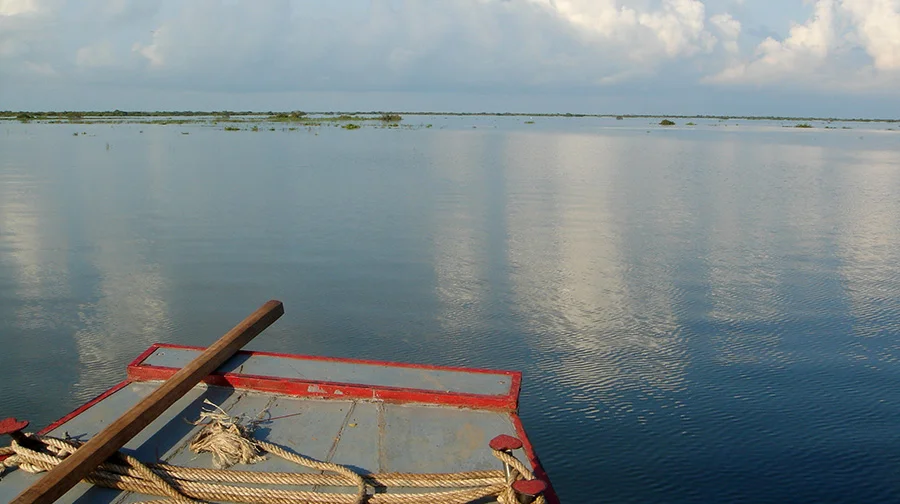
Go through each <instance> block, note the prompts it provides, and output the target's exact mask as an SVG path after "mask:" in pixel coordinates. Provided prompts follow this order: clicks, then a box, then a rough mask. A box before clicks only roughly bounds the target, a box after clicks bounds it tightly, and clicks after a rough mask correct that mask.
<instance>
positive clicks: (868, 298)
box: [835, 150, 900, 361]
mask: <svg viewBox="0 0 900 504" xmlns="http://www.w3.org/2000/svg"><path fill="white" fill-rule="evenodd" d="M847 165H848V166H847V167H846V168H845V170H843V171H842V173H841V182H842V185H843V190H842V193H843V194H842V195H841V199H840V200H838V201H836V202H835V205H837V206H838V208H839V216H838V219H839V220H840V223H839V226H840V227H841V228H842V229H845V230H846V231H847V232H846V233H843V234H841V235H839V238H838V242H839V249H840V250H839V254H840V256H841V259H842V265H841V268H840V275H841V276H842V277H843V281H844V283H845V285H846V292H847V297H848V299H849V301H850V311H851V314H852V316H853V320H854V322H853V331H854V334H855V335H857V336H861V337H864V338H868V337H885V338H889V339H891V340H895V339H896V337H897V335H898V334H900V325H898V324H900V321H898V313H897V310H896V302H897V300H898V299H900V285H898V283H897V279H898V278H900V246H898V244H900V197H898V194H900V156H898V154H897V151H874V150H873V151H861V152H857V153H854V156H853V157H852V159H850V160H849V162H848V163H847ZM889 348H891V349H890V350H882V352H881V355H867V352H865V350H864V348H858V349H857V350H856V352H858V353H857V356H859V357H861V358H873V359H879V360H887V361H896V360H897V359H898V358H900V347H898V346H897V343H896V341H893V342H892V343H891V344H890V345H889Z"/></svg>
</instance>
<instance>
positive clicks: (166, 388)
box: [11, 300, 284, 504]
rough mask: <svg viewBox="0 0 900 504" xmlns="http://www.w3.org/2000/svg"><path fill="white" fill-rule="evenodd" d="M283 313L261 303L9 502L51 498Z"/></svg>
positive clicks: (21, 503)
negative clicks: (251, 312)
mask: <svg viewBox="0 0 900 504" xmlns="http://www.w3.org/2000/svg"><path fill="white" fill-rule="evenodd" d="M283 314H284V305H282V303H281V302H280V301H275V300H272V301H269V302H267V303H266V304H264V305H263V306H262V307H260V308H259V309H258V310H256V311H255V312H253V314H251V315H250V316H249V317H247V318H246V319H244V320H243V321H242V322H241V323H240V324H238V325H236V326H235V327H234V328H233V329H231V330H230V331H228V332H227V333H226V334H225V335H224V336H222V337H221V338H219V340H218V341H216V342H215V343H214V344H213V345H212V346H210V347H209V348H207V349H206V351H204V352H203V353H202V354H200V356H198V357H197V358H196V359H194V360H193V361H191V362H190V364H188V365H187V366H185V367H183V368H181V370H179V371H178V372H176V373H175V374H174V375H172V377H171V378H169V379H168V380H166V382H165V383H163V384H162V385H160V387H159V388H157V389H156V390H155V391H154V392H153V393H152V394H150V395H149V396H147V397H146V398H144V399H143V400H142V401H141V402H139V403H138V404H136V405H134V407H132V408H131V409H130V410H128V411H127V412H125V414H123V415H122V416H121V417H119V418H118V419H117V420H115V421H114V422H113V423H111V424H110V425H109V426H108V427H106V428H105V429H103V430H102V431H100V432H99V433H98V434H97V435H96V436H94V437H93V438H91V440H90V441H88V442H87V443H85V444H84V445H83V446H82V447H81V448H80V449H78V450H77V451H76V452H75V453H73V454H72V455H70V456H69V457H68V458H66V459H65V460H63V461H62V462H61V463H60V464H59V465H58V466H56V467H55V468H53V470H51V471H49V472H48V473H47V474H46V475H45V476H44V477H42V478H41V479H40V481H38V482H37V483H35V484H34V485H32V486H31V487H29V488H27V489H26V490H25V491H24V492H22V493H21V494H19V495H18V496H17V497H16V498H15V499H13V500H12V501H11V502H12V503H13V504H33V503H34V504H44V503H48V504H49V503H51V502H54V501H55V500H56V499H58V498H59V497H61V496H62V495H63V494H65V493H66V492H68V491H69V490H70V489H71V488H72V487H73V486H75V485H76V484H77V483H78V482H79V481H81V480H82V479H83V478H84V477H85V476H87V475H88V474H90V473H91V471H93V470H94V469H95V468H96V467H97V466H98V465H100V464H102V463H103V462H104V461H105V460H106V459H107V458H109V457H110V456H112V455H113V454H114V453H116V452H117V451H118V450H119V449H120V448H122V447H123V446H125V443H127V442H128V441H129V440H130V439H131V438H133V437H134V436H136V435H137V434H138V433H139V432H140V431H141V430H143V429H144V428H145V427H146V426H147V425H149V424H150V422H152V421H153V420H154V419H156V418H157V417H158V416H159V415H161V414H162V412H163V411H165V410H166V409H167V408H168V407H169V406H171V405H172V404H174V403H175V401H177V400H178V399H179V398H180V397H182V396H183V395H184V394H186V393H187V392H188V391H189V390H190V389H191V388H193V387H194V386H195V385H196V384H198V383H199V382H200V381H201V380H202V379H203V378H205V377H206V376H207V375H209V374H210V373H212V372H213V371H215V369H216V368H218V367H219V366H221V365H222V364H224V363H225V361H227V360H228V359H229V358H230V357H231V356H233V355H234V354H235V353H236V352H237V351H238V350H240V349H241V347H243V346H244V345H246V344H247V343H248V342H250V340H252V339H253V338H255V337H256V336H257V335H258V334H259V333H261V332H262V331H263V330H264V329H265V328H266V327H269V326H270V325H271V324H272V323H273V322H275V321H276V320H278V318H279V317H281V316H282V315H283Z"/></svg>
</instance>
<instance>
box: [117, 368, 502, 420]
mask: <svg viewBox="0 0 900 504" xmlns="http://www.w3.org/2000/svg"><path fill="white" fill-rule="evenodd" d="M177 371H178V368H171V367H162V366H136V367H129V368H128V378H129V379H130V380H132V381H147V380H167V379H168V378H169V377H170V376H172V375H174V374H175V373H176V372H177ZM203 381H204V382H205V383H208V384H210V385H219V386H224V387H233V388H238V389H250V390H258V391H261V392H273V393H277V394H284V395H290V396H295V397H315V398H319V399H373V400H380V401H385V402H392V403H424V404H438V405H443V406H461V407H468V408H476V409H493V410H502V411H515V409H516V407H517V406H518V396H517V395H513V394H507V395H501V396H498V395H479V394H464V393H458V392H436V391H428V390H418V389H410V388H399V387H373V386H372V385H364V384H358V383H333V382H322V381H311V380H299V379H293V378H273V377H271V376H258V375H249V374H238V373H215V374H212V375H209V376H207V377H206V378H204V379H203Z"/></svg>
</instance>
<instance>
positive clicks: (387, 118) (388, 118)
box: [379, 113, 403, 123]
mask: <svg viewBox="0 0 900 504" xmlns="http://www.w3.org/2000/svg"><path fill="white" fill-rule="evenodd" d="M379 119H381V120H382V121H384V122H394V123H395V122H400V121H402V120H403V117H402V116H400V114H394V113H385V114H381V117H379Z"/></svg>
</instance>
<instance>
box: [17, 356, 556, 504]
mask: <svg viewBox="0 0 900 504" xmlns="http://www.w3.org/2000/svg"><path fill="white" fill-rule="evenodd" d="M203 353H204V349H203V348H197V347H187V346H178V345H167V344H154V345H152V346H151V347H150V348H148V349H147V350H146V351H145V352H143V353H142V354H141V355H140V356H138V357H137V358H136V359H135V360H134V361H133V362H131V363H130V364H129V365H128V367H127V378H126V379H125V380H124V381H122V382H121V383H119V384H118V385H116V386H114V387H112V388H111V389H109V390H108V391H106V392H104V393H103V394H101V395H100V396H98V397H96V398H95V399H93V400H91V401H89V402H88V403H86V404H84V405H83V406H81V407H79V408H78V409H76V410H75V411H73V412H71V413H69V414H68V415H66V416H64V417H62V418H61V419H59V420H58V421H56V422H54V423H53V424H51V425H49V426H47V427H46V428H44V429H42V430H40V431H39V432H38V436H35V437H33V438H30V439H31V441H28V440H25V441H27V442H34V440H36V439H39V438H40V436H45V437H46V439H51V438H61V439H74V440H76V441H86V440H87V439H89V438H92V437H94V436H97V435H98V433H100V432H101V431H102V430H103V429H104V428H112V426H110V424H111V423H112V422H113V420H116V419H117V418H120V417H121V416H122V415H123V413H125V412H127V411H128V410H129V409H130V408H133V407H136V406H135V405H139V404H141V403H142V402H143V401H142V399H143V400H146V399H145V398H147V397H148V396H151V395H153V393H154V391H157V389H159V388H160V387H162V386H163V385H164V384H165V383H168V382H167V380H172V379H173V376H174V375H176V373H177V372H178V371H179V370H180V369H183V368H186V367H187V366H188V365H189V364H190V363H191V362H193V361H194V360H195V359H197V358H198V356H201V354H203ZM521 380H522V375H521V373H519V372H516V371H498V370H483V369H467V368H459V367H440V366H429V365H420V364H409V363H395V362H380V361H371V360H358V359H337V358H328V357H315V356H306V355H287V354H277V353H269V352H254V351H239V352H237V353H233V354H232V355H231V356H230V357H229V358H228V359H227V360H226V361H225V362H224V364H221V365H219V366H218V368H217V369H215V371H214V372H213V373H212V374H208V375H205V377H204V378H203V379H202V381H201V382H200V383H197V384H196V385H193V386H192V387H191V388H189V389H187V393H186V394H184V395H182V396H181V397H180V398H177V399H176V400H174V403H173V404H172V405H171V406H169V407H167V408H165V409H164V410H163V411H162V413H161V414H160V415H159V416H158V417H156V418H155V419H153V420H152V421H150V422H149V425H147V426H146V427H145V428H143V429H142V430H140V431H139V433H137V435H136V436H134V437H132V438H130V439H129V440H128V441H127V443H125V444H124V446H123V447H122V450H121V452H122V453H126V454H129V455H132V456H134V457H135V458H137V459H138V460H140V461H142V462H144V463H149V464H157V465H151V467H153V468H155V469H156V468H158V466H159V467H163V468H164V467H168V466H167V465H172V466H184V467H192V468H213V465H214V464H213V462H214V460H213V457H212V455H211V454H210V453H199V454H197V453H193V452H192V451H191V450H190V449H188V447H189V445H190V444H191V442H192V440H195V439H196V438H197V436H198V432H200V431H201V429H203V428H204V427H205V426H206V424H207V423H208V422H198V419H201V418H202V417H203V416H204V415H203V413H204V412H207V414H209V412H210V411H211V410H215V412H217V413H220V414H221V415H222V416H223V418H224V417H225V416H226V415H227V417H228V418H229V419H231V421H233V422H235V423H236V424H237V425H239V426H240V425H243V427H241V428H242V429H244V427H247V426H250V428H247V429H246V433H247V434H248V435H249V437H250V439H251V440H260V441H264V442H267V443H271V444H273V445H276V446H279V447H282V448H284V449H286V450H287V451H288V452H290V453H295V454H299V455H302V456H303V457H307V458H309V459H312V460H313V461H319V462H324V463H330V464H338V465H339V466H340V467H342V468H345V469H349V470H350V471H352V473H356V474H359V475H362V478H363V481H364V482H365V496H363V497H362V500H361V501H362V502H393V501H390V500H389V497H391V496H402V495H406V496H407V497H408V498H409V499H412V498H413V497H414V495H411V494H417V495H422V496H423V497H422V498H423V500H421V501H415V500H407V501H402V502H410V503H411V502H496V501H497V499H498V497H497V496H496V495H492V496H488V497H478V498H476V499H474V500H466V501H464V500H460V499H462V498H463V497H464V495H463V492H465V491H473V492H474V489H475V488H476V487H477V488H482V489H486V488H488V487H491V486H493V487H494V488H496V487H497V484H498V481H499V483H500V485H501V486H502V487H503V490H502V492H501V494H500V496H501V497H500V498H501V500H504V499H505V500H507V501H508V500H510V498H511V497H512V496H515V498H516V500H517V501H518V502H532V501H534V500H535V499H537V501H538V502H541V501H546V502H550V503H551V504H554V503H557V502H558V500H557V498H556V495H555V494H554V492H553V489H552V487H551V486H550V485H549V480H548V478H547V475H546V473H545V472H544V471H543V469H542V468H541V465H540V462H539V460H538V457H537V454H536V453H535V451H534V448H533V446H532V445H531V443H530V441H529V439H528V436H527V434H526V432H525V429H524V427H523V425H522V422H521V420H520V419H519V417H518V415H517V408H518V396H519V388H520V384H521ZM241 421H243V424H241V423H240V422H241ZM226 423H227V422H226ZM10 425H12V424H10ZM13 429H15V427H13ZM9 430H11V429H7V431H9ZM0 431H2V428H0ZM16 436H17V438H18V439H21V438H22V434H21V433H16ZM17 446H18V444H17ZM87 446H88V445H85V447H87ZM266 451H267V450H265V449H262V450H261V453H262V454H263V455H264V456H265V460H261V461H259V462H257V463H253V464H237V465H235V466H234V467H231V468H230V469H229V470H227V471H224V472H229V473H236V472H240V473H241V475H246V474H248V473H262V474H285V475H287V476H285V477H286V478H287V480H286V481H288V482H289V484H286V485H281V486H279V485H270V484H261V483H258V482H257V483H250V484H246V483H241V484H235V483H231V482H227V481H226V482H223V481H216V482H209V483H210V484H215V485H219V486H220V487H223V488H226V487H231V486H237V487H240V486H243V487H250V488H265V489H271V490H274V491H275V493H274V494H273V495H275V496H276V497H277V496H281V497H285V496H287V497H285V498H284V499H282V500H277V499H276V500H258V501H256V502H359V501H360V500H354V495H355V494H357V493H359V490H358V488H357V485H355V484H354V483H353V482H354V481H357V480H355V479H353V478H349V477H347V476H343V475H341V474H337V473H335V471H334V470H333V469H329V468H328V467H324V469H325V470H324V471H323V467H322V466H313V467H306V466H303V465H298V464H296V463H295V462H293V461H291V460H285V459H283V458H280V457H278V456H273V455H272V454H271V453H265V452H266ZM498 453H505V454H507V455H512V456H513V457H515V458H516V460H518V461H521V462H522V463H523V464H524V468H523V471H524V470H525V469H527V472H529V473H530V474H521V473H522V472H523V471H519V470H517V469H516V468H515V466H513V467H511V469H507V462H504V461H501V460H500V459H499V458H498V455H497V454H498ZM16 456H18V455H16ZM4 458H5V457H4ZM104 459H105V457H104ZM110 460H112V459H110ZM160 464H162V465H160ZM0 465H2V462H0ZM7 465H11V466H12V467H9V468H7V470H6V473H5V474H4V475H3V476H2V480H0V502H8V501H12V500H14V499H16V496H17V495H20V494H21V493H22V492H23V491H25V490H26V489H28V488H29V487H31V486H34V485H35V484H36V483H37V482H39V480H40V479H41V478H42V474H32V473H29V472H27V471H25V470H23V469H22V468H21V467H18V466H17V465H16V464H7ZM213 472H215V471H213ZM397 473H403V475H405V476H409V477H412V478H413V479H416V477H418V476H422V477H423V478H427V477H429V476H432V475H447V474H451V475H452V474H456V475H457V477H455V479H454V478H452V477H451V478H449V479H448V483H438V482H437V481H438V480H427V481H424V482H423V480H421V479H416V481H415V482H413V484H412V486H409V485H407V484H394V483H392V482H394V481H398V480H400V479H402V478H401V477H400V476H397ZM217 474H218V473H217ZM290 475H307V476H319V475H325V476H322V477H323V478H325V477H326V476H327V478H331V479H327V478H326V480H323V481H321V482H320V483H319V484H300V483H302V481H300V480H292V479H291V478H290V477H289V476H290ZM382 476H383V478H382ZM470 476H471V477H470ZM380 478H381V479H380ZM498 478H499V479H498ZM78 479H80V478H78ZM75 481H77V480H75ZM304 481H305V480H304ZM175 482H176V483H177V484H180V483H181V481H180V480H175ZM73 484H74V482H73ZM454 485H455V486H454ZM176 486H177V485H176ZM513 486H515V488H516V490H510V489H509V488H510V487H513ZM228 491H230V490H226V491H224V492H225V493H226V494H227V492H228ZM278 492H298V493H296V494H279V493H278ZM291 495H294V497H296V496H306V500H303V499H295V498H294V497H291ZM309 495H313V497H309ZM429 496H430V497H429ZM441 496H445V498H444V497H441ZM226 497H227V495H226ZM281 497H279V498H281ZM253 498H255V497H253ZM253 498H251V501H253V500H252V499H253ZM398 498H399V497H398ZM151 499H153V497H148V496H147V495H140V494H138V493H134V492H128V491H125V490H119V489H112V488H103V487H101V486H98V485H93V484H89V483H86V482H84V481H82V482H80V483H77V484H75V485H74V487H71V489H69V490H68V491H66V492H65V493H64V494H61V497H59V499H58V502H79V503H81V502H92V503H93V502H100V503H112V502H135V501H142V500H151ZM329 499H331V500H329ZM454 499H456V500H454ZM203 500H212V501H223V502H230V501H231V500H229V499H228V498H222V499H203ZM16 502H19V501H16ZM23 502H24V501H23ZM29 502H30V501H29ZM34 502H38V501H34ZM48 502H52V500H49V501H48ZM508 504H513V503H512V502H508Z"/></svg>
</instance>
